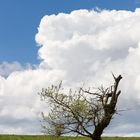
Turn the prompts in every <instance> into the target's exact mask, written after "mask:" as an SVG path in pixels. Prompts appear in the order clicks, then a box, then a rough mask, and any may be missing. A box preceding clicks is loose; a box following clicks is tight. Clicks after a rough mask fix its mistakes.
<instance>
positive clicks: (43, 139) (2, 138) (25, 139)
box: [0, 135, 140, 140]
mask: <svg viewBox="0 0 140 140" xmlns="http://www.w3.org/2000/svg"><path fill="white" fill-rule="evenodd" d="M0 140H90V139H88V138H84V137H60V138H59V139H56V138H55V137H48V136H24V135H0ZM103 140H140V138H138V137H128V138H125V137H104V138H103Z"/></svg>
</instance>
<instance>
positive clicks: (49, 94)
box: [40, 75, 122, 140]
mask: <svg viewBox="0 0 140 140" xmlns="http://www.w3.org/2000/svg"><path fill="white" fill-rule="evenodd" d="M113 78H114V84H113V85H111V86H110V87H107V88H105V87H103V86H101V87H99V88H97V89H96V90H95V89H94V91H93V90H92V89H90V88H89V89H88V90H87V89H83V88H82V87H81V88H79V90H76V91H73V90H71V89H70V90H69V91H68V93H64V91H63V90H62V89H63V88H62V83H60V84H59V85H58V86H53V85H52V86H51V87H48V88H43V89H42V91H41V92H40V96H41V98H42V99H43V100H44V101H46V102H48V103H50V105H51V110H50V112H49V114H48V115H47V116H45V115H44V113H42V118H43V120H42V122H43V123H42V128H43V130H44V132H46V133H47V134H49V135H56V136H60V135H62V134H67V133H70V134H73V133H74V134H75V133H76V134H78V135H82V136H86V137H90V138H91V139H92V140H101V135H102V133H103V130H104V129H105V128H106V127H107V126H108V125H109V123H110V121H111V120H112V117H113V115H114V114H115V113H116V111H117V110H116V104H117V101H118V97H119V95H120V93H121V91H120V90H118V85H119V82H120V80H121V79H122V76H121V75H119V76H118V77H115V76H114V75H113Z"/></svg>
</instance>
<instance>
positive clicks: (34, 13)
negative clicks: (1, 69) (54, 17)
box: [0, 0, 140, 64]
mask: <svg viewBox="0 0 140 140" xmlns="http://www.w3.org/2000/svg"><path fill="white" fill-rule="evenodd" d="M139 6H140V4H139V2H138V1H136V0H39V1H37V0H36V1H35V0H1V1H0V62H3V61H8V62H13V61H18V62H20V63H21V64H24V63H34V64H37V63H38V59H37V51H38V47H37V45H36V42H35V39H34V38H35V34H36V33H37V27H38V26H39V23H40V20H41V18H42V17H43V16H44V15H50V14H57V13H59V12H64V13H66V12H68V13H69V12H71V11H73V10H76V9H92V8H95V7H99V8H101V9H117V10H118V9H121V10H122V9H125V10H132V11H133V10H134V9H135V8H136V7H139Z"/></svg>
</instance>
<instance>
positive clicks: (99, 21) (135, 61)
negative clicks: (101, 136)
mask: <svg viewBox="0 0 140 140" xmlns="http://www.w3.org/2000/svg"><path fill="white" fill-rule="evenodd" d="M139 27H140V9H136V10H135V11H134V12H131V11H116V10H112V11H108V10H102V11H99V12H97V11H94V10H92V11H88V10H77V11H73V12H71V13H69V14H64V13H60V14H58V15H50V16H44V17H43V18H42V19H41V22H40V25H39V28H38V33H37V34H36V37H35V39H36V42H37V44H38V45H39V46H40V48H39V50H38V55H39V58H40V64H39V66H38V67H36V68H35V69H32V67H31V68H28V69H25V68H24V69H22V66H21V67H20V68H19V69H15V70H16V71H15V70H9V71H10V72H7V73H9V76H8V77H7V78H4V77H0V96H1V98H0V106H1V109H0V118H1V119H3V120H4V121H3V123H1V125H0V130H1V129H2V128H7V129H5V131H3V133H7V131H8V132H13V133H39V129H40V126H39V125H38V124H39V123H38V118H39V114H40V112H41V111H42V110H44V108H48V107H46V106H45V105H44V104H42V103H41V101H40V99H39V96H38V95H37V92H39V91H40V89H41V88H42V87H47V86H49V85H50V84H52V83H53V84H56V83H58V82H59V81H60V80H63V81H64V84H66V85H69V86H73V87H77V86H79V85H81V84H82V83H84V82H85V83H86V86H89V85H92V86H100V85H101V84H105V85H108V84H110V83H112V82H113V79H112V76H111V72H113V73H114V74H116V75H117V74H122V76H123V80H122V81H121V85H120V88H121V89H122V95H121V96H120V100H119V105H118V108H119V109H129V111H127V112H122V116H116V119H114V120H113V123H112V124H111V125H110V127H109V128H108V129H107V130H106V131H105V132H106V134H107V133H109V134H116V135H117V134H121V135H126V134H130V133H131V134H132V135H133V134H134V135H135V134H138V132H139V131H140V128H139V125H136V124H139V118H138V117H136V116H139V115H140V112H139V111H138V108H139V107H140V103H139V101H140V89H139V83H140V71H139V69H140V64H139V62H140V28H139ZM8 65H9V64H8ZM19 66H20V65H19ZM4 67H5V66H4ZM6 68H7V66H6ZM2 69H3V67H2ZM8 69H10V68H8ZM17 70H21V71H17ZM7 71H8V70H7ZM1 73H2V72H1ZM3 73H4V72H3ZM2 75H5V74H2ZM6 75H7V74H6ZM48 106H49V105H48ZM11 110H12V111H11ZM8 119H9V121H7V120H8ZM16 120H17V122H16ZM33 120H34V121H33ZM6 122H7V123H6ZM23 122H25V123H23ZM11 124H13V125H12V127H11ZM29 124H32V126H33V127H34V128H35V127H36V129H34V130H32V129H31V125H29ZM17 126H19V127H17ZM120 126H123V127H120ZM16 128H17V129H16ZM133 128H135V129H133ZM132 129H133V130H132Z"/></svg>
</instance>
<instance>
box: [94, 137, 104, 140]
mask: <svg viewBox="0 0 140 140" xmlns="http://www.w3.org/2000/svg"><path fill="white" fill-rule="evenodd" d="M92 140H102V138H101V136H93V137H92Z"/></svg>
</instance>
